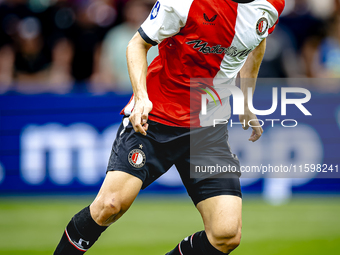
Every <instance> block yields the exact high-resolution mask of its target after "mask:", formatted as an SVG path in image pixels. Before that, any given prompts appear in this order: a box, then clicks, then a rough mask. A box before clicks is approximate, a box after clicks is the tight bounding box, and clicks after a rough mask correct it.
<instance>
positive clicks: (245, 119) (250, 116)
mask: <svg viewBox="0 0 340 255" xmlns="http://www.w3.org/2000/svg"><path fill="white" fill-rule="evenodd" d="M239 118H240V122H241V123H242V127H243V129H244V130H247V129H248V128H249V124H250V125H251V126H252V129H253V132H252V133H251V136H250V138H249V141H251V142H256V141H257V140H258V139H260V137H261V135H262V133H263V129H262V127H261V126H260V123H259V121H258V119H257V117H256V115H255V114H254V113H252V112H251V111H250V110H249V109H245V111H244V115H240V116H239ZM250 120H251V121H250ZM249 121H250V122H249ZM243 123H245V125H243Z"/></svg>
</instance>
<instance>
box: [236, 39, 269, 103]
mask: <svg viewBox="0 0 340 255" xmlns="http://www.w3.org/2000/svg"><path fill="white" fill-rule="evenodd" d="M265 50H266V40H263V41H262V42H261V43H260V44H259V46H257V47H256V49H255V50H253V52H252V53H251V54H250V55H249V57H248V59H247V61H246V63H245V64H244V66H243V67H242V69H241V71H240V77H241V90H242V92H243V95H244V98H245V102H244V104H245V107H246V108H247V107H248V100H247V99H248V88H249V87H251V88H252V91H253V93H254V91H255V87H256V80H257V76H258V73H259V70H260V66H261V63H262V59H263V56H264V53H265ZM249 96H253V95H249Z"/></svg>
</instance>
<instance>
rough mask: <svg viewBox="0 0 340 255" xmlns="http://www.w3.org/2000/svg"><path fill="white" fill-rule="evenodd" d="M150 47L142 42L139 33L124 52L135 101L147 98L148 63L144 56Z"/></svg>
mask: <svg viewBox="0 0 340 255" xmlns="http://www.w3.org/2000/svg"><path fill="white" fill-rule="evenodd" d="M150 46H151V45H148V44H147V43H145V42H144V40H143V39H142V38H141V37H140V35H139V33H136V34H135V36H134V37H133V38H132V39H131V41H130V42H129V45H128V47H127V50H126V59H127V65H128V70H129V75H130V80H131V84H132V89H133V92H134V96H135V99H136V100H140V99H144V98H148V93H147V89H146V73H147V69H148V63H147V59H146V55H147V52H148V50H149V48H150Z"/></svg>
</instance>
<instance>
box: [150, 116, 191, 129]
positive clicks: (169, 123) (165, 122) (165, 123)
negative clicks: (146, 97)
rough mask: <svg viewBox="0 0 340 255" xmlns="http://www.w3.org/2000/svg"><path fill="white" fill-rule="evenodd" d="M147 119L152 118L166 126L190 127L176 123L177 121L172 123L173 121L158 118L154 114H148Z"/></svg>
mask: <svg viewBox="0 0 340 255" xmlns="http://www.w3.org/2000/svg"><path fill="white" fill-rule="evenodd" d="M149 120H152V121H154V122H157V123H160V124H163V125H166V126H171V127H179V128H188V129H190V126H182V125H178V124H177V123H173V122H169V121H165V120H164V119H161V118H158V117H156V116H154V115H149Z"/></svg>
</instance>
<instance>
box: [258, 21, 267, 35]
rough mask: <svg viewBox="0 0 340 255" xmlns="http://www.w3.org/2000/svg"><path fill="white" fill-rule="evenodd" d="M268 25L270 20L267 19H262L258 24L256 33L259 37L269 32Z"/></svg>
mask: <svg viewBox="0 0 340 255" xmlns="http://www.w3.org/2000/svg"><path fill="white" fill-rule="evenodd" d="M268 25H269V23H268V20H267V19H266V18H265V17H262V18H261V19H259V20H258V21H257V23H256V33H257V34H258V35H264V34H265V33H266V32H267V30H268Z"/></svg>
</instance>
